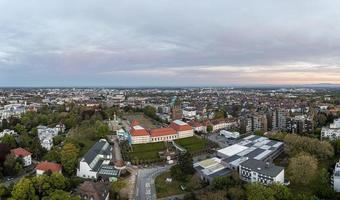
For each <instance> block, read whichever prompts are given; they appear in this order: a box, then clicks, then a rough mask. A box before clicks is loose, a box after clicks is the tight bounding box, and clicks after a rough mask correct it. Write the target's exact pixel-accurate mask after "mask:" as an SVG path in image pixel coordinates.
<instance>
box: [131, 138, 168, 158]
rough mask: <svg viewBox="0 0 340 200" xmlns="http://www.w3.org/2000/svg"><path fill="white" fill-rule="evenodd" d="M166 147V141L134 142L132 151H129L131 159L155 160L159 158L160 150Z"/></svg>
mask: <svg viewBox="0 0 340 200" xmlns="http://www.w3.org/2000/svg"><path fill="white" fill-rule="evenodd" d="M165 149H166V147H165V144H164V142H156V143H150V144H133V145H132V151H131V152H129V156H130V158H131V160H136V159H138V160H153V159H158V158H159V156H158V152H160V151H164V150H165Z"/></svg>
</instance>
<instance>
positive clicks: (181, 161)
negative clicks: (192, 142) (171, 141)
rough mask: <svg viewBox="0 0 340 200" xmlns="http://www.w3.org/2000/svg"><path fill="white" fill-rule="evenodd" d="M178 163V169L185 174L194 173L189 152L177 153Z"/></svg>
mask: <svg viewBox="0 0 340 200" xmlns="http://www.w3.org/2000/svg"><path fill="white" fill-rule="evenodd" d="M178 165H179V166H180V169H181V170H182V172H183V174H185V175H191V174H194V173H195V169H194V167H193V159H192V155H191V154H190V153H189V152H186V153H184V154H180V155H179V157H178Z"/></svg>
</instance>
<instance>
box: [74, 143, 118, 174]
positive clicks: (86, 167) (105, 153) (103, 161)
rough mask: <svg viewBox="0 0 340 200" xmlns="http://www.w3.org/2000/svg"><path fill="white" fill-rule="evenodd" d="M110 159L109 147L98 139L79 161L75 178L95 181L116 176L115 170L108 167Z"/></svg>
mask: <svg viewBox="0 0 340 200" xmlns="http://www.w3.org/2000/svg"><path fill="white" fill-rule="evenodd" d="M111 159H112V147H111V145H110V144H109V143H108V142H107V141H106V140H105V139H100V140H99V141H98V142H97V143H96V144H94V145H93V146H92V147H91V149H90V150H89V151H88V152H87V153H86V154H85V155H84V157H83V158H82V159H81V160H80V162H79V168H78V169H77V176H78V177H81V178H87V179H95V180H97V179H98V178H99V177H104V176H108V177H110V176H116V175H117V170H115V169H114V167H113V166H111V165H110V161H111Z"/></svg>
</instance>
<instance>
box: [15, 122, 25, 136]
mask: <svg viewBox="0 0 340 200" xmlns="http://www.w3.org/2000/svg"><path fill="white" fill-rule="evenodd" d="M14 130H15V131H16V132H18V133H19V134H22V133H26V132H27V130H26V128H25V126H24V125H22V124H17V125H15V127H14Z"/></svg>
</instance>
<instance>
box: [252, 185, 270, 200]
mask: <svg viewBox="0 0 340 200" xmlns="http://www.w3.org/2000/svg"><path fill="white" fill-rule="evenodd" d="M246 194H247V199H248V200H264V199H266V200H275V197H274V195H275V194H274V191H273V190H272V189H270V188H268V187H266V186H263V185H261V184H259V183H252V184H249V185H247V186H246Z"/></svg>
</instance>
